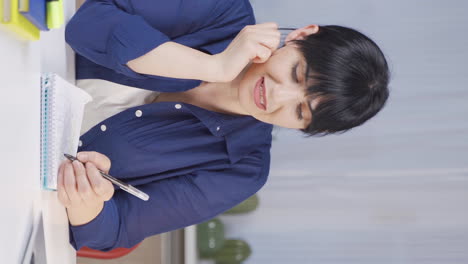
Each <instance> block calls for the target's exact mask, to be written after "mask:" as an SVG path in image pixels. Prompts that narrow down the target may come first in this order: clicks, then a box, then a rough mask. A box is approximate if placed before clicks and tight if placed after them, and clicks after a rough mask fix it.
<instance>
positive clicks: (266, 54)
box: [252, 45, 272, 63]
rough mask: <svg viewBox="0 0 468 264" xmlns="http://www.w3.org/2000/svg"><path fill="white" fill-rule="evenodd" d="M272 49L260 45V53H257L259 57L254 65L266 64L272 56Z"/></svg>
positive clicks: (254, 61)
mask: <svg viewBox="0 0 468 264" xmlns="http://www.w3.org/2000/svg"><path fill="white" fill-rule="evenodd" d="M271 53H272V52H271V49H269V48H267V47H265V46H263V45H259V47H258V52H257V57H255V58H254V59H253V60H252V62H253V63H264V62H266V61H267V60H268V59H269V58H270V56H271Z"/></svg>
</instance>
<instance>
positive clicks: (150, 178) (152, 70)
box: [58, 0, 389, 250]
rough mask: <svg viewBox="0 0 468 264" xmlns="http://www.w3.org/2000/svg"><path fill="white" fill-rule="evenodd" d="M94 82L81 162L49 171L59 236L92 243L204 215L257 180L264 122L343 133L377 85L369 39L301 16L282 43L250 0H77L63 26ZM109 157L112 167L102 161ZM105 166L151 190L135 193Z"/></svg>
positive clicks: (104, 245) (238, 197) (118, 243)
mask: <svg viewBox="0 0 468 264" xmlns="http://www.w3.org/2000/svg"><path fill="white" fill-rule="evenodd" d="M66 40H67V42H68V43H69V44H70V46H71V47H72V48H73V49H74V50H75V51H76V53H77V57H76V67H77V68H76V71H77V80H78V82H77V84H78V86H80V87H81V88H83V89H85V90H87V91H88V92H90V93H91V95H92V96H93V98H94V101H93V102H92V103H91V104H90V105H89V106H87V109H86V110H85V118H84V125H83V135H82V136H81V138H80V147H79V149H78V151H79V153H78V158H79V159H80V161H82V162H83V163H84V164H85V166H83V165H82V164H81V163H79V162H73V163H71V162H68V161H66V162H64V163H63V164H62V166H61V167H60V170H59V176H58V197H59V200H60V201H61V202H62V204H63V205H64V206H65V207H66V208H67V212H68V217H69V221H70V230H71V232H70V242H71V244H72V245H73V246H74V247H75V248H76V249H78V248H81V247H82V246H88V247H91V248H95V249H100V250H110V249H112V248H115V247H131V246H133V245H135V244H137V243H138V242H140V241H141V240H143V239H144V238H145V237H147V236H150V235H154V234H159V233H163V232H167V231H171V230H175V229H179V228H182V227H185V226H189V225H193V224H196V223H200V222H203V221H205V220H208V219H210V218H212V217H214V216H216V215H218V214H219V213H222V212H224V211H226V210H228V209H229V208H231V207H233V206H235V205H236V204H238V203H240V202H242V201H243V200H245V199H247V198H248V197H250V196H251V195H253V194H254V193H255V192H257V191H258V190H259V189H260V188H261V187H262V186H263V185H264V183H265V182H266V180H267V176H268V172H269V163H270V154H269V150H270V145H271V129H272V125H278V126H282V127H287V128H293V129H300V130H302V131H303V132H304V133H306V134H308V135H325V134H330V133H336V132H343V131H346V130H349V129H351V128H352V127H356V126H358V125H360V124H362V123H364V122H365V121H366V120H368V119H369V118H371V117H372V116H374V115H375V114H376V113H377V112H378V111H379V110H380V109H381V108H382V107H383V106H384V104H385V102H386V100H387V97H388V89H387V85H388V79H389V73H388V67H387V63H386V60H385V58H384V56H383V54H382V52H381V51H380V49H379V48H378V47H377V45H376V44H375V43H374V42H372V41H371V40H370V39H369V38H367V37H366V36H364V35H362V34H361V33H359V32H357V31H355V30H352V29H349V28H344V27H339V26H323V27H322V26H317V25H309V26H306V27H303V28H299V29H296V30H294V31H292V32H291V33H290V34H289V35H288V36H287V38H286V42H285V45H284V46H282V47H279V43H280V32H279V30H278V26H277V25H276V24H275V23H264V24H258V25H256V24H255V18H254V15H253V12H252V8H251V6H250V4H249V2H248V1H247V0H245V1H244V0H225V1H220V0H203V1H201V0H197V1H175V0H171V1H163V0H161V1H133V0H88V1H87V2H85V3H84V4H83V6H82V7H81V8H80V9H79V10H78V11H77V13H76V15H75V16H74V17H73V18H72V19H71V21H70V22H69V23H68V25H67V28H66ZM111 162H112V167H111ZM97 169H101V170H103V171H106V172H109V173H110V174H111V175H113V176H114V177H117V178H120V179H122V180H123V181H126V182H128V183H130V184H132V185H134V186H137V187H138V188H139V189H141V190H142V191H144V192H146V193H148V194H149V195H150V199H149V201H146V202H145V201H142V200H139V199H138V198H135V197H133V196H131V195H129V194H128V193H126V192H122V191H120V190H114V188H115V187H113V186H112V184H111V183H110V182H109V181H107V180H105V179H103V178H102V177H101V176H100V174H99V173H98V170H97Z"/></svg>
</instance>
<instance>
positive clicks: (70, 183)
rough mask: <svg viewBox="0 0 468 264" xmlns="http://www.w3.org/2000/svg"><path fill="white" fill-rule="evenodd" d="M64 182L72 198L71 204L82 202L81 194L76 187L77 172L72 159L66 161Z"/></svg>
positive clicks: (69, 196)
mask: <svg viewBox="0 0 468 264" xmlns="http://www.w3.org/2000/svg"><path fill="white" fill-rule="evenodd" d="M63 183H64V186H65V191H66V192H67V195H68V198H69V199H70V206H76V205H79V204H80V203H81V202H82V201H81V196H80V195H79V194H78V191H77V189H76V180H75V172H74V170H73V165H72V164H71V162H70V161H66V163H65V165H64V168H63Z"/></svg>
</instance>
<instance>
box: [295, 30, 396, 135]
mask: <svg viewBox="0 0 468 264" xmlns="http://www.w3.org/2000/svg"><path fill="white" fill-rule="evenodd" d="M292 41H293V42H294V43H295V44H297V46H298V48H299V50H300V52H301V53H302V55H303V56H304V58H305V60H306V62H307V76H308V79H309V80H310V85H309V86H308V88H307V95H308V96H309V97H310V98H312V99H313V98H318V101H319V103H318V105H317V107H315V109H312V121H311V123H310V124H309V125H308V126H307V127H306V128H305V129H301V131H302V132H304V133H305V134H306V135H308V136H323V135H327V134H335V133H343V132H346V131H348V130H349V129H351V128H353V127H357V126H359V125H361V124H363V123H364V122H365V121H367V120H369V119H370V118H371V117H373V116H375V115H376V114H377V113H378V112H379V111H380V110H381V109H382V108H383V107H384V105H385V103H386V101H387V98H388V96H389V90H388V83H389V79H390V72H389V69H388V64H387V61H386V59H385V56H384V54H383V52H382V51H381V50H380V48H379V47H378V46H377V44H375V42H373V41H372V40H371V39H370V38H368V37H366V36H365V35H364V34H362V33H360V32H358V31H357V30H354V29H351V28H347V27H342V26H335V25H331V26H319V30H318V32H317V33H315V34H311V35H309V36H307V37H305V38H304V39H298V40H292Z"/></svg>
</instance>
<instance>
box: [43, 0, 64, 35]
mask: <svg viewBox="0 0 468 264" xmlns="http://www.w3.org/2000/svg"><path fill="white" fill-rule="evenodd" d="M46 8H47V27H48V28H49V29H52V28H59V27H61V26H62V25H63V22H64V19H63V0H48V1H47V6H46Z"/></svg>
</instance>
